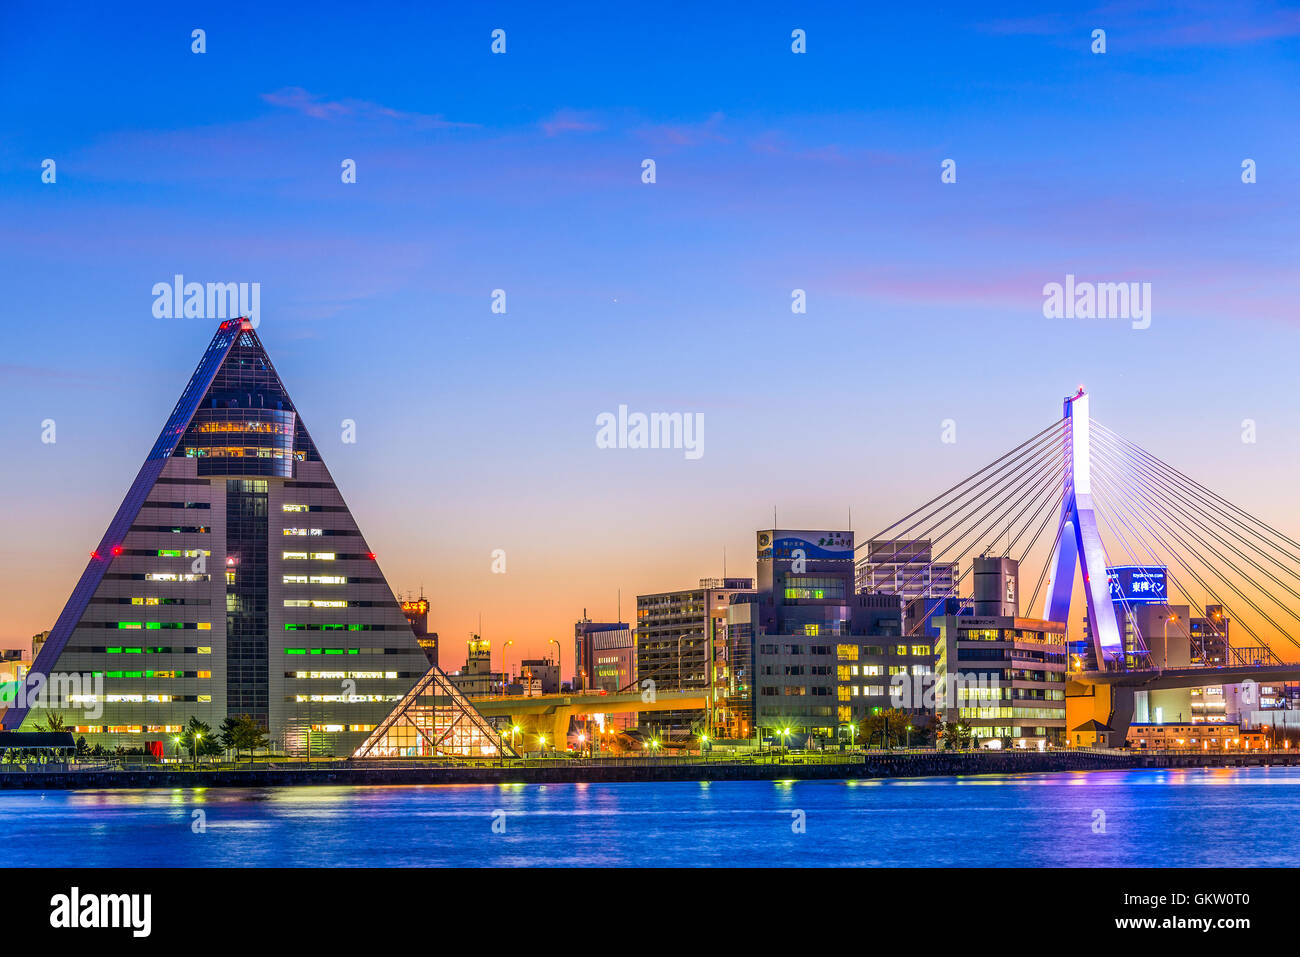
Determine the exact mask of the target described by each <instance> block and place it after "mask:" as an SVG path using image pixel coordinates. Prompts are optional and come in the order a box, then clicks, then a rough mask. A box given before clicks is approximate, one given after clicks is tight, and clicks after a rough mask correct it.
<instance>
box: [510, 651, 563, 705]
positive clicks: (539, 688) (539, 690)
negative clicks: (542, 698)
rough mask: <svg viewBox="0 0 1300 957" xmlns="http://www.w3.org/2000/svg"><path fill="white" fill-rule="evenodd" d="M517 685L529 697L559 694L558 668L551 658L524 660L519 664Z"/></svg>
mask: <svg viewBox="0 0 1300 957" xmlns="http://www.w3.org/2000/svg"><path fill="white" fill-rule="evenodd" d="M519 683H520V684H521V685H522V686H523V693H524V694H525V695H528V696H529V697H536V696H537V695H543V694H559V693H560V666H559V665H558V664H557V663H556V662H555V660H554V659H553V658H525V659H523V660H522V661H520V662H519Z"/></svg>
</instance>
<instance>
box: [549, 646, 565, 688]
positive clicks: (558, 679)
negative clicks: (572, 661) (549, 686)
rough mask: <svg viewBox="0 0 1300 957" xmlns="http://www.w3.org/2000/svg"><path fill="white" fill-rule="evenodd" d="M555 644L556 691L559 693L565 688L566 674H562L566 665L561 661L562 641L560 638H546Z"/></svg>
mask: <svg viewBox="0 0 1300 957" xmlns="http://www.w3.org/2000/svg"><path fill="white" fill-rule="evenodd" d="M546 640H547V641H549V642H550V643H551V644H553V645H554V646H555V685H556V688H555V692H556V694H559V693H560V692H561V691H563V690H564V675H563V674H561V671H562V670H563V668H564V666H563V665H562V664H561V663H560V641H559V639H558V638H548V639H546Z"/></svg>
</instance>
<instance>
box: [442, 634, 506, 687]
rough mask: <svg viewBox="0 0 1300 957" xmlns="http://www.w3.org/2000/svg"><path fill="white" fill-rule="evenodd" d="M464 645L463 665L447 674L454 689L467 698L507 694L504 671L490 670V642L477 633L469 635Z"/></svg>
mask: <svg viewBox="0 0 1300 957" xmlns="http://www.w3.org/2000/svg"><path fill="white" fill-rule="evenodd" d="M465 646H466V648H465V666H464V667H463V668H461V669H460V670H459V671H453V672H452V673H451V674H449V675H447V677H448V678H449V679H450V680H451V683H452V685H453V686H455V688H456V690H458V691H459V692H460V693H461V694H463V695H465V696H466V697H468V698H486V697H496V696H498V695H504V694H507V693H508V688H509V681H508V678H507V675H506V672H505V671H493V670H492V642H490V641H488V640H487V639H486V638H482V637H480V636H479V635H470V637H469V641H467V642H466V643H465Z"/></svg>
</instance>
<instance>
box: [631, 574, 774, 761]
mask: <svg viewBox="0 0 1300 957" xmlns="http://www.w3.org/2000/svg"><path fill="white" fill-rule="evenodd" d="M753 590H754V580H753V579H752V578H702V579H700V584H699V587H698V588H689V589H685V590H682V591H670V592H658V593H656V594H653V595H638V596H637V599H636V678H637V681H638V683H640V684H644V682H645V681H646V680H649V681H651V682H653V685H652V687H653V688H654V689H656V690H657V691H690V690H697V689H698V690H702V691H703V690H706V689H712V690H710V691H709V692H708V693H709V694H713V695H717V696H718V697H719V699H720V697H721V694H720V692H719V691H718V689H717V685H718V683H719V682H720V681H721V680H722V679H721V678H720V677H719V675H718V669H719V668H720V667H724V665H723V663H722V658H723V656H724V655H725V651H726V644H727V642H726V637H727V608H728V607H729V606H730V605H731V603H732V602H734V601H735V600H736V599H737V598H738V597H739V596H741V595H745V594H748V593H751V592H753ZM708 725H709V716H708V715H707V714H706V712H705V711H702V710H701V711H695V710H689V711H687V710H683V711H659V712H646V713H645V715H644V716H643V718H642V723H641V726H642V728H643V729H644V730H646V731H648V732H650V733H654V734H658V735H665V736H671V737H676V738H686V737H689V736H691V735H693V734H696V733H698V732H699V731H700V730H701V729H702V728H703V729H705V733H707V728H708Z"/></svg>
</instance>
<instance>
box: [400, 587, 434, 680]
mask: <svg viewBox="0 0 1300 957" xmlns="http://www.w3.org/2000/svg"><path fill="white" fill-rule="evenodd" d="M402 614H403V615H405V616H406V621H407V623H408V624H409V625H410V626H411V631H412V633H413V634H414V635H415V640H416V642H417V643H418V644H419V646H420V648H421V649H423V651H424V657H425V658H426V659H427V660H428V662H429V664H431V665H436V664H437V663H438V633H437V632H436V631H435V632H430V631H429V599H427V598H425V597H424V595H423V594H421V595H420V597H418V598H404V599H402Z"/></svg>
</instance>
